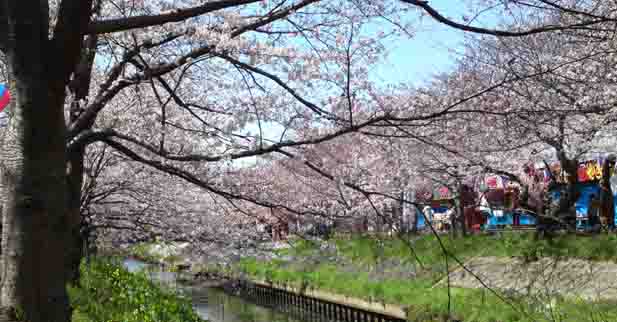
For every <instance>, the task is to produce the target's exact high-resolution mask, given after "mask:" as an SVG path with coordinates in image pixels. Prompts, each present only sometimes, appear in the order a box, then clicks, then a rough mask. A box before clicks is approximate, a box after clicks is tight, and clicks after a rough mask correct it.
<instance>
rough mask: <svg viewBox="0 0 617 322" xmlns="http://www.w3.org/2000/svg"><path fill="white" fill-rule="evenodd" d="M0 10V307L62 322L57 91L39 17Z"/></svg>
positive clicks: (39, 321)
mask: <svg viewBox="0 0 617 322" xmlns="http://www.w3.org/2000/svg"><path fill="white" fill-rule="evenodd" d="M2 5H5V4H2ZM6 6H7V7H8V8H9V11H10V13H11V14H10V15H9V16H10V17H11V18H10V19H9V20H10V21H9V25H10V26H11V28H10V30H9V32H10V34H9V37H10V42H11V44H10V46H9V49H8V51H7V56H8V61H9V67H10V70H11V74H12V76H13V79H14V84H15V88H12V89H11V90H12V92H13V98H14V103H13V104H12V105H11V108H12V109H13V111H12V112H13V116H12V118H11V120H10V123H9V127H8V128H7V129H6V133H5V137H4V142H3V143H4V144H3V147H2V151H1V152H0V154H1V157H2V164H1V170H2V177H1V183H2V186H3V188H4V192H3V195H4V197H5V200H4V205H3V226H4V227H3V228H4V229H3V234H2V250H3V251H2V262H3V265H2V284H1V286H0V301H1V304H2V307H3V308H4V309H5V310H7V309H8V310H11V311H14V312H17V313H19V314H18V315H20V316H21V317H22V318H23V320H25V321H29V322H43V321H45V322H66V321H69V320H70V312H69V303H68V297H67V293H66V282H67V280H68V277H69V276H68V273H67V269H66V267H67V263H68V262H67V256H66V255H65V254H66V250H67V246H68V245H69V241H70V225H69V222H68V218H67V216H66V206H67V196H66V172H65V171H66V170H65V169H66V155H65V153H66V152H65V129H64V126H65V125H64V114H63V102H64V88H57V87H56V88H54V87H52V86H50V78H51V76H50V75H49V74H50V73H49V70H48V69H47V64H46V63H45V60H46V57H45V55H46V54H48V52H47V50H48V47H47V45H48V40H47V30H48V27H47V25H46V24H47V19H46V16H45V14H46V10H42V11H43V12H39V10H36V8H37V7H40V2H39V1H15V2H14V1H8V4H6ZM44 16H45V17H44Z"/></svg>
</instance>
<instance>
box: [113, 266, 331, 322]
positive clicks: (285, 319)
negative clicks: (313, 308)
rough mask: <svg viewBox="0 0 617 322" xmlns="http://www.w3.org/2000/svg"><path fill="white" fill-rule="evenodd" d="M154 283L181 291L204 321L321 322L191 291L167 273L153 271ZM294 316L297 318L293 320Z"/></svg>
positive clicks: (131, 268) (200, 289)
mask: <svg viewBox="0 0 617 322" xmlns="http://www.w3.org/2000/svg"><path fill="white" fill-rule="evenodd" d="M124 266H125V267H126V268H127V269H128V270H129V271H133V272H134V271H138V270H142V269H145V268H146V267H147V266H148V264H145V263H143V262H141V261H138V260H134V259H126V260H125V261H124ZM149 274H150V276H151V277H152V279H155V280H158V281H160V282H162V283H163V284H166V285H168V286H171V287H177V288H178V289H179V290H180V291H181V292H182V293H183V294H185V295H187V296H188V297H189V298H190V299H191V301H192V303H193V308H194V309H195V311H196V312H197V314H199V316H201V317H202V318H204V319H207V320H209V321H210V322H309V321H320V319H319V318H318V317H308V316H304V317H302V318H299V315H298V314H286V313H282V312H278V311H274V310H272V309H269V308H266V307H262V306H258V305H255V304H252V303H249V302H247V301H244V300H243V299H241V298H239V297H236V296H230V295H227V294H226V293H224V292H222V291H221V290H218V289H214V288H208V287H187V286H182V285H180V284H178V283H177V281H176V277H177V276H176V273H173V272H165V271H154V272H153V271H150V272H149ZM292 315H293V317H292Z"/></svg>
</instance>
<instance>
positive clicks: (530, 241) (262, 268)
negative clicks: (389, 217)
mask: <svg viewBox="0 0 617 322" xmlns="http://www.w3.org/2000/svg"><path fill="white" fill-rule="evenodd" d="M441 238H442V242H443V244H444V246H445V248H446V249H447V251H448V252H449V253H451V254H453V255H454V256H456V257H457V258H459V259H460V260H461V261H464V260H466V259H469V258H471V257H475V256H496V257H511V256H517V257H524V258H526V259H528V260H534V259H536V258H539V257H545V256H550V257H568V258H581V259H588V260H607V261H615V260H616V259H617V237H616V236H614V235H597V236H592V237H583V236H574V235H564V236H558V237H555V238H553V239H551V240H536V239H535V238H534V236H533V235H532V234H526V233H519V232H510V233H502V234H501V235H499V236H497V235H493V236H489V235H475V236H469V237H466V238H459V239H452V238H451V237H450V236H442V237H441ZM333 242H335V243H336V245H337V254H336V256H337V257H340V258H343V259H345V262H346V263H347V264H341V263H336V264H335V263H333V262H331V261H330V260H329V259H327V258H326V259H322V260H316V261H315V260H313V261H305V262H302V261H301V259H303V258H310V257H311V256H316V257H319V256H318V255H319V254H323V251H322V250H320V249H319V245H318V244H316V243H314V242H311V241H307V240H298V241H295V242H294V243H293V247H292V248H290V249H286V250H281V251H279V254H280V255H288V256H292V257H294V260H293V261H292V262H285V261H282V260H272V261H269V262H259V261H257V260H255V259H244V260H243V261H241V262H240V263H239V264H238V265H237V266H236V269H237V270H238V271H239V272H241V273H243V274H247V275H248V276H251V277H253V278H257V279H265V280H269V281H272V282H275V283H281V284H287V285H293V286H296V287H300V288H302V287H309V288H315V289H321V290H326V291H330V292H333V293H337V294H342V295H348V296H353V297H357V298H362V299H365V300H370V301H377V302H385V303H390V304H397V305H401V306H404V307H407V308H409V312H410V313H409V316H410V320H412V321H432V320H434V319H441V318H443V316H445V315H447V312H448V308H447V304H448V292H447V288H446V287H444V286H442V284H439V286H434V282H435V280H437V279H439V278H441V277H443V276H444V274H445V267H444V259H443V258H444V257H443V251H442V249H441V247H440V246H439V244H438V242H437V240H436V237H435V236H423V237H420V238H418V237H414V238H413V241H412V242H410V243H411V246H412V248H413V250H414V251H415V253H416V254H417V256H418V258H419V259H420V261H421V262H422V264H423V266H424V268H425V269H424V271H422V270H421V271H420V274H419V275H418V278H415V279H411V278H405V279H401V278H397V277H396V275H388V274H384V275H382V276H380V277H379V278H375V274H372V270H373V267H375V265H376V263H379V262H385V261H388V260H390V261H392V260H395V261H393V262H394V263H398V264H399V266H400V265H402V264H409V265H413V264H414V263H417V260H416V257H415V256H414V255H413V253H412V252H411V250H410V247H409V244H408V243H406V242H403V241H401V240H400V239H377V238H372V237H361V236H354V237H352V238H347V239H342V238H340V239H335V240H334V241H333ZM348 263H351V265H352V266H353V267H355V270H354V269H351V270H350V269H349V268H348V267H347V266H349V264H348ZM453 266H454V265H453ZM358 268H360V269H358ZM451 295H452V301H451V305H452V311H451V312H453V315H454V316H455V317H459V318H463V319H464V321H477V322H493V321H495V322H504V321H551V320H561V321H577V322H578V321H617V307H616V306H615V303H609V302H594V303H590V302H584V301H574V300H572V299H568V300H564V299H553V300H552V302H551V301H550V300H548V299H547V300H545V301H539V300H536V301H533V302H532V301H531V300H529V299H526V298H508V299H507V301H505V302H504V301H503V300H502V299H500V298H499V297H497V296H496V295H494V294H492V293H491V292H489V291H488V290H483V289H461V288H453V289H451ZM542 302H548V303H553V305H548V304H547V303H542Z"/></svg>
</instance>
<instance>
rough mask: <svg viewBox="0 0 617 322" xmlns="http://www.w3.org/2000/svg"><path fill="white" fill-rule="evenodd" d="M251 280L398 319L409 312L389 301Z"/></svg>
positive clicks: (255, 281) (257, 283)
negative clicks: (375, 300)
mask: <svg viewBox="0 0 617 322" xmlns="http://www.w3.org/2000/svg"><path fill="white" fill-rule="evenodd" d="M249 282H251V283H254V284H256V285H261V286H266V287H269V288H273V289H277V290H282V291H286V292H290V293H294V294H298V295H303V296H307V297H311V298H314V299H317V300H321V301H327V302H331V303H335V304H338V305H342V306H347V307H351V308H355V309H358V310H363V311H369V312H375V313H379V314H383V315H386V316H391V317H394V318H398V319H403V320H405V319H407V312H406V310H405V308H404V307H402V306H398V305H392V304H387V303H379V302H369V301H366V300H363V299H358V298H354V297H349V296H345V295H340V294H334V293H330V292H326V291H323V290H318V289H308V288H307V289H301V288H297V287H292V286H287V285H280V284H275V283H271V282H268V281H263V280H250V281H249Z"/></svg>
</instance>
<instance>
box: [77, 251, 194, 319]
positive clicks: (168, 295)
mask: <svg viewBox="0 0 617 322" xmlns="http://www.w3.org/2000/svg"><path fill="white" fill-rule="evenodd" d="M80 269H81V278H80V280H79V285H77V286H74V287H69V296H70V298H71V304H72V306H73V308H74V309H75V314H74V320H75V321H84V322H86V321H88V322H89V321H92V322H116V321H117V322H201V321H203V320H202V319H200V318H199V317H198V316H197V314H196V313H195V312H194V311H193V308H192V306H191V303H190V301H189V300H188V299H185V298H181V297H179V296H178V294H176V293H175V292H173V291H171V290H167V289H163V288H161V287H160V286H159V285H157V284H155V283H154V282H152V281H150V279H149V278H148V276H146V274H145V273H130V272H129V271H127V270H126V269H124V268H123V267H122V266H121V265H120V264H119V263H118V262H117V261H113V260H103V259H95V260H92V261H91V262H90V263H89V264H86V263H82V265H81V268H80Z"/></svg>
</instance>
